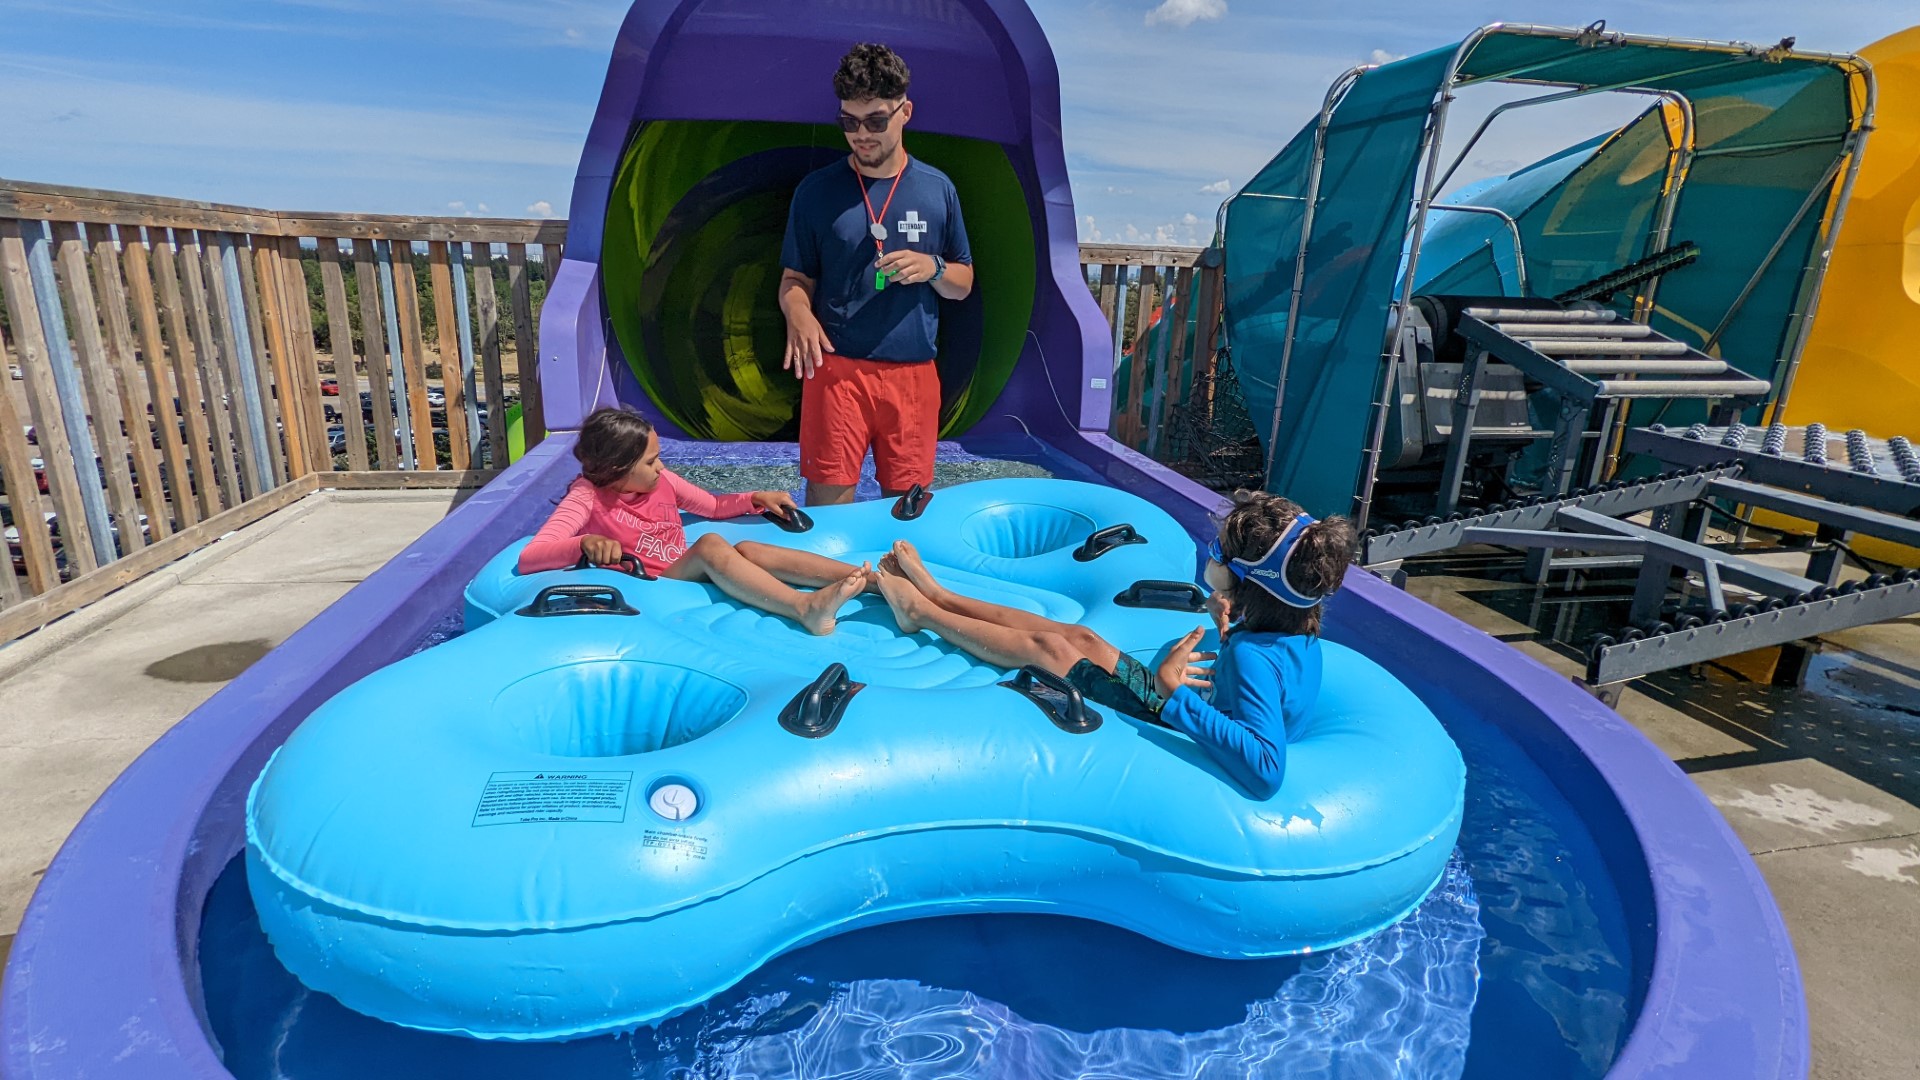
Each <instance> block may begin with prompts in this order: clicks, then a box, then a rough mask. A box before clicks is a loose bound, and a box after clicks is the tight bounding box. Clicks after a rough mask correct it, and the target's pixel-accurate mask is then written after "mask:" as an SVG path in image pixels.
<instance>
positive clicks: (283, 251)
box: [255, 236, 334, 473]
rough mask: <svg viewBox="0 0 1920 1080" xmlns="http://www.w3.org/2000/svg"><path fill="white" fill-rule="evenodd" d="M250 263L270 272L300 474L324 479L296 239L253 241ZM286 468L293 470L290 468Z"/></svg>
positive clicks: (320, 416)
mask: <svg viewBox="0 0 1920 1080" xmlns="http://www.w3.org/2000/svg"><path fill="white" fill-rule="evenodd" d="M255 240H257V244H259V250H257V252H255V258H259V259H261V265H271V267H273V271H271V273H273V279H275V288H273V302H275V313H276V315H278V321H280V334H284V336H286V398H284V404H282V407H284V409H286V427H288V430H298V432H300V454H298V455H296V461H298V471H300V473H326V471H330V469H332V467H334V455H332V450H328V448H326V417H324V413H323V411H321V359H319V352H317V350H315V344H313V307H311V304H309V302H307V275H305V269H303V267H301V263H300V240H298V238H296V236H276V238H271V236H259V238H255ZM290 467H294V465H292V463H290Z"/></svg>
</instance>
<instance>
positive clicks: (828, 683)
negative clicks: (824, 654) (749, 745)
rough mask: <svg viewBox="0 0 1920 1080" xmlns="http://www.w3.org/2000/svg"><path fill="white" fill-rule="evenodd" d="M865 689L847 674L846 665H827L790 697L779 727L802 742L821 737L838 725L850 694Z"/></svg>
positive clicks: (781, 714)
mask: <svg viewBox="0 0 1920 1080" xmlns="http://www.w3.org/2000/svg"><path fill="white" fill-rule="evenodd" d="M866 686H867V684H866V683H859V682H854V681H853V679H852V678H850V677H849V676H848V675H847V665H845V664H839V663H834V664H828V665H827V667H826V670H824V671H822V672H821V673H820V676H819V678H816V679H814V680H813V681H812V682H811V683H808V684H807V687H806V689H804V690H802V691H800V692H799V693H798V694H795V695H793V700H792V701H789V702H787V707H786V708H784V709H781V710H780V726H781V727H783V728H786V729H787V730H788V731H790V732H792V733H794V734H795V735H798V736H800V737H801V738H803V739H822V738H825V737H826V736H828V735H831V734H833V729H834V728H836V727H839V726H840V717H841V716H843V715H844V714H845V713H846V711H847V703H848V702H849V701H852V700H853V695H855V694H857V693H859V692H860V691H862V690H864V689H866Z"/></svg>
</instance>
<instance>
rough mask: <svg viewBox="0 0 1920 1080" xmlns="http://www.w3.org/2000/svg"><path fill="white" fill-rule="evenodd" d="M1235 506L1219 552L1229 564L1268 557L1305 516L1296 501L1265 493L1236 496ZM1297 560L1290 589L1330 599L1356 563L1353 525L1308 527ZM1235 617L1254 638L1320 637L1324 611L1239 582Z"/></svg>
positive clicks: (1335, 521) (1330, 522)
mask: <svg viewBox="0 0 1920 1080" xmlns="http://www.w3.org/2000/svg"><path fill="white" fill-rule="evenodd" d="M1233 501H1234V507H1233V510H1232V511H1231V512H1229V513H1228V514H1227V516H1226V520H1224V521H1222V522H1221V524H1220V550H1221V552H1222V553H1223V554H1225V555H1226V557H1227V558H1228V559H1246V560H1248V561H1252V560H1255V559H1258V558H1260V557H1261V556H1263V555H1265V554H1266V553H1267V552H1268V551H1269V550H1271V549H1272V548H1273V544H1274V541H1276V540H1278V539H1280V536H1281V534H1282V533H1284V532H1286V531H1287V526H1289V525H1292V524H1293V522H1294V519H1295V518H1297V517H1299V516H1300V515H1301V514H1304V513H1306V511H1305V510H1303V509H1301V508H1300V505H1299V504H1298V503H1296V502H1294V501H1293V500H1291V499H1283V498H1281V497H1280V496H1278V495H1269V494H1268V493H1266V492H1264V491H1236V492H1234V494H1233ZM1298 544H1299V547H1298V548H1296V549H1295V552H1294V556H1293V558H1292V559H1291V560H1289V561H1288V563H1287V584H1289V585H1291V586H1293V588H1294V590H1295V591H1296V592H1299V593H1301V594H1302V595H1305V596H1317V597H1320V598H1321V599H1323V600H1324V599H1325V598H1327V597H1329V596H1332V595H1333V594H1334V593H1335V592H1338V591H1339V589H1340V583H1341V582H1342V581H1343V580H1345V578H1346V574H1347V564H1348V563H1350V562H1352V561H1353V526H1352V525H1350V524H1348V522H1347V519H1346V518H1343V517H1330V518H1326V519H1325V520H1322V521H1316V522H1314V523H1313V524H1312V525H1309V526H1307V530H1306V532H1305V533H1303V534H1302V535H1301V537H1300V539H1299V541H1298ZM1231 596H1232V600H1233V614H1234V617H1235V618H1236V619H1237V620H1239V623H1240V628H1241V629H1243V630H1247V631H1249V632H1253V633H1260V632H1267V631H1271V632H1275V633H1281V634H1308V635H1314V636H1317V635H1318V634H1319V633H1320V612H1321V609H1322V608H1323V607H1324V606H1325V605H1323V604H1315V605H1314V606H1312V607H1310V608H1297V607H1294V606H1293V605H1291V604H1288V603H1286V602H1284V601H1282V600H1281V599H1280V598H1279V597H1277V596H1275V595H1273V594H1272V593H1270V592H1268V591H1267V590H1265V589H1263V588H1261V587H1260V586H1258V585H1248V584H1246V582H1245V581H1244V580H1240V579H1236V580H1235V581H1234V586H1233V592H1232V594H1231Z"/></svg>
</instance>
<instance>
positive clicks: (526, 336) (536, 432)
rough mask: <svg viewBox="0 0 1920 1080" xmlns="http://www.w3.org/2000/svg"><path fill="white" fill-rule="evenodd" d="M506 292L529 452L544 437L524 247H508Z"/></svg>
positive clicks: (530, 288) (521, 245) (537, 344)
mask: <svg viewBox="0 0 1920 1080" xmlns="http://www.w3.org/2000/svg"><path fill="white" fill-rule="evenodd" d="M507 289H508V292H509V294H510V296H511V298H512V303H513V351H514V355H515V356H516V357H517V358H518V361H519V362H518V364H517V365H516V367H517V369H518V371H519V374H520V427H521V430H522V431H524V432H525V433H526V446H527V449H528V450H532V449H533V448H534V447H535V446H536V445H538V444H539V442H540V440H541V439H544V438H546V437H547V427H546V413H545V411H544V410H543V407H542V405H541V399H540V347H539V343H538V342H536V341H535V340H534V334H533V291H532V283H531V282H530V281H528V279H527V245H525V244H508V245H507Z"/></svg>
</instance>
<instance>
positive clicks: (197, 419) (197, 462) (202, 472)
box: [148, 229, 221, 519]
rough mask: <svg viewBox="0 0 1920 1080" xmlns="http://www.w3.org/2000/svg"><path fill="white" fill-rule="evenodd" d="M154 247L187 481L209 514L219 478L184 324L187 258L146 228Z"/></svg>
mask: <svg viewBox="0 0 1920 1080" xmlns="http://www.w3.org/2000/svg"><path fill="white" fill-rule="evenodd" d="M182 234H184V233H182ZM148 238H150V240H152V246H154V284H157V286H159V311H161V315H163V317H165V321H163V325H165V329H167V344H169V346H171V348H169V356H167V359H169V363H171V367H173V386H175V392H177V394H179V409H180V423H184V425H186V455H188V461H190V463H192V471H190V480H192V484H194V503H196V505H198V507H200V517H202V519H205V517H213V515H215V513H219V509H221V494H219V477H217V473H215V469H213V421H211V419H209V417H207V388H205V386H204V384H202V380H200V359H198V357H196V356H194V352H196V346H194V338H192V331H190V329H188V325H190V323H192V319H190V317H188V313H186V294H184V290H182V288H180V277H179V271H180V263H182V261H184V259H186V258H188V256H184V254H182V252H180V246H179V242H177V238H175V236H169V234H167V233H165V231H159V229H150V231H148Z"/></svg>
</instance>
